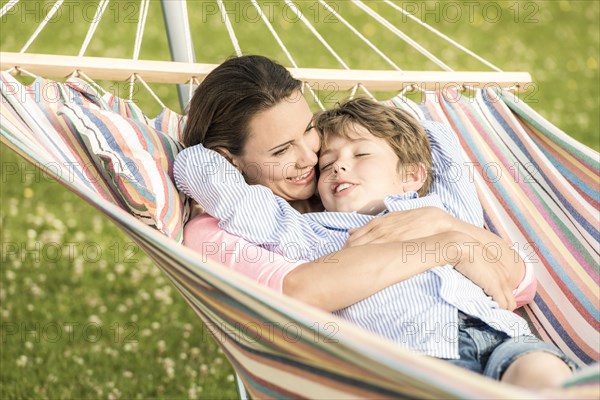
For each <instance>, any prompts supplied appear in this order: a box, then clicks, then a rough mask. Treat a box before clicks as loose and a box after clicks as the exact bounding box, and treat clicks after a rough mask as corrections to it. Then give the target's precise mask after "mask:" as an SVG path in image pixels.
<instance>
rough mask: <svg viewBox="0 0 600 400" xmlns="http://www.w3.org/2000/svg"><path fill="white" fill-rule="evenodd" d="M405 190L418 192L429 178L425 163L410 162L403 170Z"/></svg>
mask: <svg viewBox="0 0 600 400" xmlns="http://www.w3.org/2000/svg"><path fill="white" fill-rule="evenodd" d="M402 175H403V179H404V180H403V185H404V192H418V191H419V189H421V188H422V187H423V185H424V184H425V180H427V168H425V164H423V163H419V164H409V165H406V166H405V167H404V172H403V174H402Z"/></svg>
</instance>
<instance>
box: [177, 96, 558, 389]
mask: <svg viewBox="0 0 600 400" xmlns="http://www.w3.org/2000/svg"><path fill="white" fill-rule="evenodd" d="M314 121H315V126H316V128H317V130H318V131H320V133H321V134H322V147H321V154H320V157H319V171H320V176H319V180H318V189H319V194H320V196H321V200H322V202H323V206H324V207H325V210H327V212H324V213H308V214H300V213H298V212H297V211H296V210H294V209H293V208H292V207H291V206H290V205H289V204H288V203H287V202H286V201H285V200H283V199H282V198H279V197H277V196H275V195H274V194H273V193H272V192H271V191H270V190H269V189H267V188H265V187H262V186H258V185H254V186H249V185H247V184H246V183H245V182H244V179H243V176H242V174H241V173H240V171H237V170H236V169H235V167H233V166H232V165H231V164H229V163H228V162H227V161H226V160H224V159H223V158H222V157H221V156H220V155H219V154H218V153H216V152H213V151H210V150H207V149H204V148H203V147H201V146H194V147H192V148H189V149H186V150H184V151H183V152H182V153H180V155H179V156H178V158H177V160H176V163H175V177H176V180H177V184H178V186H179V187H180V189H182V190H183V191H184V192H186V194H188V195H189V196H191V197H192V198H194V199H195V200H196V201H197V202H198V203H200V204H201V205H202V206H204V207H205V209H206V211H207V212H208V213H209V214H211V215H212V216H214V217H216V218H217V219H219V220H220V221H221V222H220V226H221V228H223V229H225V230H228V231H230V232H231V233H233V234H236V235H239V236H241V237H243V238H245V239H246V240H249V241H251V242H253V243H256V244H259V245H261V246H263V247H265V248H267V249H269V250H271V251H274V252H277V253H279V254H283V255H285V256H287V257H293V258H294V259H315V258H318V257H320V256H322V255H325V254H329V253H331V252H332V251H335V250H339V249H340V248H341V247H343V245H344V243H345V241H346V239H347V238H348V230H350V229H353V228H356V227H359V226H362V225H364V224H365V223H367V222H368V221H369V220H370V219H372V218H374V217H376V216H377V215H381V214H382V213H386V212H389V211H401V210H408V209H415V208H420V207H426V206H435V207H440V208H442V209H448V207H447V206H446V202H443V201H442V200H441V198H440V196H438V195H437V194H435V193H434V194H429V195H426V194H427V193H428V192H429V188H430V185H431V182H432V176H431V175H432V174H431V173H430V171H431V170H432V155H431V149H430V145H429V142H428V140H427V135H426V133H425V130H424V129H423V127H422V126H421V125H420V124H419V123H417V121H416V120H414V119H413V118H412V117H411V116H410V115H409V114H408V113H406V112H404V111H402V110H399V109H395V108H390V107H386V106H383V105H381V104H379V103H377V102H374V101H371V100H368V99H355V100H350V101H347V102H345V103H343V104H342V105H340V106H339V107H337V108H335V109H333V110H330V111H325V112H323V113H320V114H318V115H317V116H316V117H315V120H314ZM198 173H200V176H199V177H198ZM472 190H473V191H474V188H472ZM255 214H256V215H257V218H251V217H250V216H253V215H255ZM325 267H326V266H325ZM334 314H336V315H338V316H341V317H343V318H345V319H348V320H350V321H352V322H354V323H356V324H358V325H360V326H362V327H363V328H365V329H368V330H371V331H373V332H376V333H378V334H380V335H382V336H385V337H387V338H389V339H391V340H393V341H395V342H397V343H399V344H400V345H402V346H404V347H407V348H409V349H411V350H413V351H416V352H419V353H421V354H426V355H430V356H433V357H438V358H443V359H448V360H450V362H453V363H455V364H457V365H460V366H463V367H465V368H468V369H471V370H474V371H477V372H481V373H483V374H485V375H487V376H490V377H492V378H495V379H501V378H502V374H504V373H505V372H506V374H505V378H506V377H508V378H507V379H506V380H507V381H508V382H513V383H523V384H525V385H528V386H529V387H545V386H552V385H556V384H558V383H560V382H561V381H562V380H564V379H566V378H567V377H568V376H569V375H570V369H569V366H567V364H566V363H565V362H566V361H567V359H566V357H565V356H564V355H563V354H562V353H561V352H560V351H559V350H558V349H556V348H554V347H553V346H551V345H548V344H545V343H543V342H541V341H539V340H538V339H536V338H534V337H533V336H531V332H530V331H529V327H528V326H527V323H526V322H525V321H524V320H523V319H521V318H520V317H518V316H517V315H515V314H513V313H512V312H510V311H506V310H501V309H499V308H498V307H497V304H496V303H494V302H493V301H492V300H491V299H490V298H489V297H488V296H486V295H485V293H484V292H483V290H482V289H481V288H479V287H478V286H476V285H475V284H473V283H472V282H471V281H470V280H468V279H467V278H465V277H464V276H462V275H461V274H460V273H458V272H457V271H455V270H454V269H453V268H452V266H450V265H445V266H440V267H436V268H433V269H430V270H428V271H426V272H424V273H421V274H419V275H417V276H414V277H413V278H410V279H408V280H406V281H403V282H400V283H397V284H395V285H392V286H390V287H388V288H386V289H384V290H382V291H380V292H378V293H377V294H375V295H373V296H371V297H369V298H367V299H365V300H362V301H360V302H358V303H355V304H354V305H352V306H350V307H346V308H344V309H342V310H338V311H336V312H334ZM475 337H476V338H475ZM489 338H492V339H489ZM526 353H527V354H526ZM473 354H474V355H473ZM524 354H526V355H524ZM555 356H556V357H555ZM561 359H563V360H565V362H563V361H561ZM513 361H514V365H513ZM538 364H544V365H545V369H543V368H540V367H539V366H538ZM515 366H518V367H519V368H529V369H533V368H539V371H540V372H541V373H540V374H539V375H540V376H539V379H530V380H529V381H527V382H520V381H519V380H518V378H517V377H515V376H513V375H515V373H516V372H515V371H518V370H519V368H516V367H515ZM551 371H554V372H553V373H551ZM542 372H543V373H542ZM503 380H504V379H503Z"/></svg>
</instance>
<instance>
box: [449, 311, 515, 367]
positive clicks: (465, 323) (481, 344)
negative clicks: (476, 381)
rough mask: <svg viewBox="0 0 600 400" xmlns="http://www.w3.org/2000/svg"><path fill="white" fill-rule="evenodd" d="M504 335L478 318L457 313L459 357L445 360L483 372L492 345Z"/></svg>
mask: <svg viewBox="0 0 600 400" xmlns="http://www.w3.org/2000/svg"><path fill="white" fill-rule="evenodd" d="M504 337H506V335H505V334H504V333H502V332H497V331H494V330H493V329H491V328H489V327H488V326H487V325H486V324H485V323H483V322H482V321H480V320H479V319H476V318H472V317H469V316H468V315H465V314H463V313H462V312H459V313H458V352H459V355H460V359H458V360H456V359H450V360H446V361H449V362H450V363H452V364H454V365H456V366H459V367H462V368H466V369H468V370H470V371H473V372H477V373H480V374H481V373H483V368H484V366H485V364H486V362H487V359H488V357H489V356H490V354H491V352H492V350H493V347H492V346H491V345H494V344H496V343H498V342H499V341H501V340H502V339H503V338H504Z"/></svg>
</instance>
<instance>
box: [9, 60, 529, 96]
mask: <svg viewBox="0 0 600 400" xmlns="http://www.w3.org/2000/svg"><path fill="white" fill-rule="evenodd" d="M217 65H218V64H197V63H196V64H192V63H182V62H173V61H151V60H130V59H121V58H104V57H76V56H61V55H51V54H20V53H9V52H0V69H1V70H2V71H6V70H8V69H10V68H12V67H20V68H24V69H25V70H27V71H29V72H31V73H33V74H36V75H41V76H43V77H47V78H62V77H67V76H69V75H70V74H71V73H73V71H75V70H79V71H82V72H84V73H85V74H86V75H88V76H89V77H90V78H92V79H99V80H100V79H103V80H113V81H125V80H127V79H129V77H130V76H131V75H132V74H133V73H137V74H138V75H140V76H141V77H142V78H143V79H144V80H145V81H146V82H149V83H150V82H152V83H171V84H181V83H187V82H189V81H190V79H191V78H192V77H195V78H197V79H198V80H199V81H202V80H203V79H204V77H205V76H206V75H207V74H208V73H209V72H210V71H212V70H213V69H214V68H215V67H216V66H217ZM290 72H291V73H292V75H294V76H295V77H296V78H297V79H300V80H302V81H306V82H308V83H309V84H310V85H311V86H312V87H313V88H314V89H316V90H348V89H351V88H352V87H354V85H356V84H357V83H361V84H362V85H364V86H365V87H366V88H368V89H369V90H372V91H378V90H386V91H387V90H390V91H396V90H397V91H399V90H402V89H403V88H404V87H406V86H409V85H418V86H419V87H421V88H422V89H428V90H433V89H442V88H444V87H448V86H451V85H461V86H462V85H467V86H471V87H476V88H481V87H484V86H492V85H493V86H497V87H512V86H515V85H517V86H521V87H523V86H524V85H526V84H527V83H530V82H531V76H530V75H529V73H527V72H480V71H460V72H446V71H389V70H343V69H315V68H290Z"/></svg>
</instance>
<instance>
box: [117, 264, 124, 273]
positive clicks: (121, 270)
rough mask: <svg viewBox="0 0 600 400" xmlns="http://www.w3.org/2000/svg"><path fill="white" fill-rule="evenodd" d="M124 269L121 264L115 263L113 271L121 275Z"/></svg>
mask: <svg viewBox="0 0 600 400" xmlns="http://www.w3.org/2000/svg"><path fill="white" fill-rule="evenodd" d="M125 271H126V268H125V266H124V265H123V264H117V265H115V272H116V273H117V274H119V275H123V273H124V272H125Z"/></svg>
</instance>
